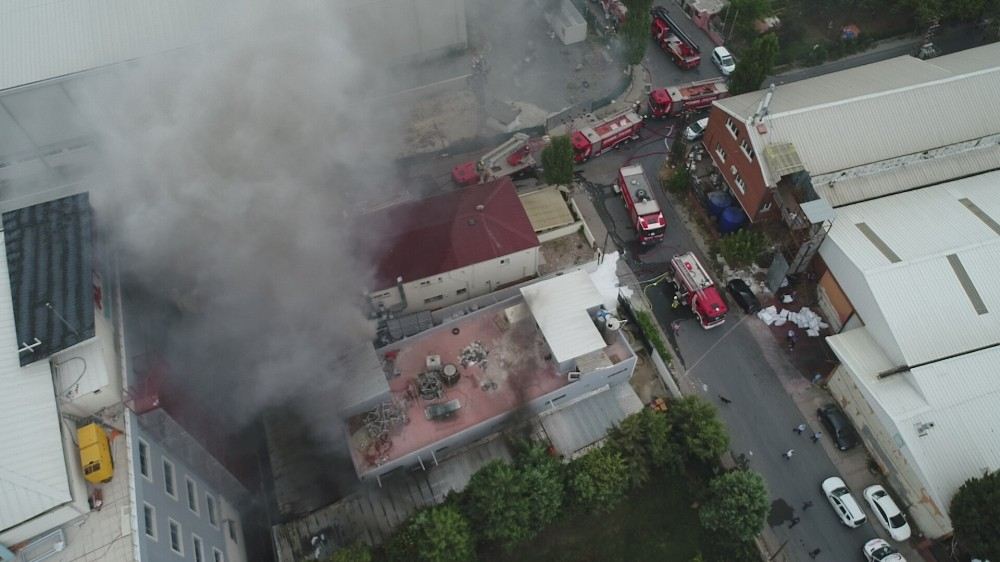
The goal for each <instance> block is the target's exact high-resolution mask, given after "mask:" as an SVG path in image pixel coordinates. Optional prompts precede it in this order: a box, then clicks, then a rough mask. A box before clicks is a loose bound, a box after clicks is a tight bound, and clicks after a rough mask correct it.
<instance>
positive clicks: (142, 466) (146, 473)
mask: <svg viewBox="0 0 1000 562" xmlns="http://www.w3.org/2000/svg"><path fill="white" fill-rule="evenodd" d="M139 474H142V476H143V477H144V478H145V479H146V480H149V481H150V482H152V481H153V472H152V471H151V470H149V443H146V442H145V441H143V440H142V439H140V440H139Z"/></svg>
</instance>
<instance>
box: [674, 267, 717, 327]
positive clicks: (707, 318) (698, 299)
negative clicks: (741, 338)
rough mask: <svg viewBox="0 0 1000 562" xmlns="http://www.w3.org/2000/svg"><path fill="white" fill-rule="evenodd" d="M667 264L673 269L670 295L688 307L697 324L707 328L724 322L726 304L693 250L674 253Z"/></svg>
mask: <svg viewBox="0 0 1000 562" xmlns="http://www.w3.org/2000/svg"><path fill="white" fill-rule="evenodd" d="M670 266H671V267H672V268H673V270H674V285H676V286H677V294H676V296H675V297H674V298H675V299H677V300H678V301H679V302H682V303H684V304H685V305H686V306H689V307H691V312H694V314H695V316H697V317H698V321H699V322H700V323H701V327H702V328H705V329H706V330H709V329H711V328H714V327H716V326H719V325H721V324H722V323H723V322H725V321H726V313H727V312H729V307H727V306H726V301H724V300H722V295H720V294H719V291H718V289H716V288H715V282H714V281H712V278H711V277H710V276H709V275H708V272H707V271H705V268H704V267H702V265H701V262H699V261H698V258H697V257H695V255H694V252H688V253H686V254H681V255H679V256H674V258H673V259H672V260H670Z"/></svg>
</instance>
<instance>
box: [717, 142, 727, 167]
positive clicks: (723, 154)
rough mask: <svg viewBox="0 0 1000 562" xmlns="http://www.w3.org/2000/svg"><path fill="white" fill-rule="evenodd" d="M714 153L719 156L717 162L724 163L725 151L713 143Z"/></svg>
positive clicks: (719, 145)
mask: <svg viewBox="0 0 1000 562" xmlns="http://www.w3.org/2000/svg"><path fill="white" fill-rule="evenodd" d="M715 153H716V154H718V155H719V160H721V161H722V162H725V161H726V150H725V149H724V148H722V145H721V144H719V143H715Z"/></svg>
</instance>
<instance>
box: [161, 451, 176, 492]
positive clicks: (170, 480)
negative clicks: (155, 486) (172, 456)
mask: <svg viewBox="0 0 1000 562" xmlns="http://www.w3.org/2000/svg"><path fill="white" fill-rule="evenodd" d="M163 491H165V492H166V493H167V495H168V496H170V497H172V498H174V499H177V487H176V485H175V484H174V464H173V463H172V462H170V461H168V460H166V459H163Z"/></svg>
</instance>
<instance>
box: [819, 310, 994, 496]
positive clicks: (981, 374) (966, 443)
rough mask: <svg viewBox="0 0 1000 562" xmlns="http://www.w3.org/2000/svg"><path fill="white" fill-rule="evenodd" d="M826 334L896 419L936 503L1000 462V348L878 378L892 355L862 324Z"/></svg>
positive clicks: (893, 430)
mask: <svg viewBox="0 0 1000 562" xmlns="http://www.w3.org/2000/svg"><path fill="white" fill-rule="evenodd" d="M827 341H828V342H830V347H831V349H833V350H834V352H835V353H836V354H837V356H838V358H840V360H841V361H842V362H843V363H844V365H845V366H847V367H848V370H849V372H851V373H852V374H853V375H854V377H855V380H857V381H858V382H860V383H861V384H863V385H864V386H865V387H866V389H867V390H868V392H869V394H870V395H871V396H873V397H874V399H875V400H876V401H877V402H878V405H879V406H880V409H881V410H882V411H884V412H885V413H886V414H887V415H888V416H889V417H890V418H891V421H892V423H893V424H894V425H895V427H894V428H893V427H890V428H888V431H889V433H890V434H896V435H898V439H900V440H901V441H902V442H901V443H900V448H901V449H903V450H909V451H910V453H911V454H912V455H913V457H914V459H915V460H916V466H914V468H915V469H916V470H917V471H918V472H920V473H921V474H922V475H923V478H924V481H925V482H926V483H927V484H928V486H929V492H930V493H931V495H932V496H933V497H934V500H935V502H936V503H937V505H940V506H947V505H949V504H950V503H951V498H952V497H953V496H954V494H955V492H956V491H957V490H958V488H959V487H960V486H961V485H962V483H963V482H965V481H966V480H967V479H969V478H971V477H973V476H980V475H981V474H982V473H983V471H985V470H998V469H1000V438H998V435H1000V408H998V407H997V404H1000V377H997V376H996V365H997V364H998V363H1000V348H997V347H993V348H990V349H986V350H983V351H978V352H975V353H969V354H966V355H962V356H959V357H955V358H952V359H946V360H943V361H937V362H934V363H931V364H929V365H925V366H922V367H917V368H914V369H912V370H910V371H905V372H902V373H899V374H896V375H892V376H889V377H885V378H882V379H878V378H877V377H876V376H875V374H876V373H877V372H878V371H880V370H881V369H882V368H883V367H885V366H886V364H888V363H889V362H888V360H887V359H886V358H885V357H884V356H883V355H881V350H880V349H879V348H878V345H877V344H875V342H874V340H873V339H872V337H871V335H870V334H869V333H868V332H867V330H866V329H865V328H859V329H855V330H851V331H849V332H845V333H843V334H839V335H837V336H832V337H830V338H827ZM930 424H933V425H930Z"/></svg>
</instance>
